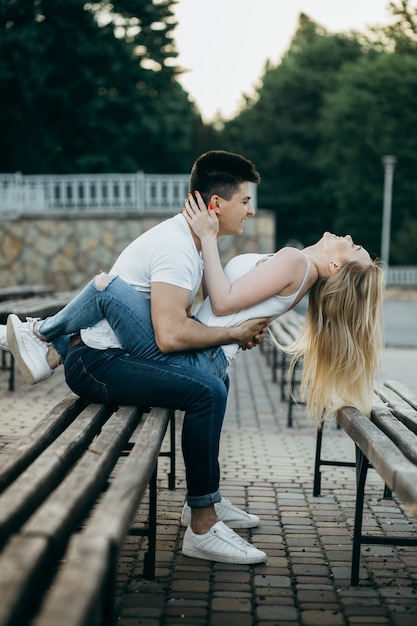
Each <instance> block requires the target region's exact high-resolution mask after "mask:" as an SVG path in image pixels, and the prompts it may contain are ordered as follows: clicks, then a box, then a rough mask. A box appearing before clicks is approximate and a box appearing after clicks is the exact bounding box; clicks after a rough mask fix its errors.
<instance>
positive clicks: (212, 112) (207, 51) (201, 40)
mask: <svg viewBox="0 0 417 626" xmlns="http://www.w3.org/2000/svg"><path fill="white" fill-rule="evenodd" d="M388 1H389V0H349V1H348V2H345V1H344V0H179V2H178V4H177V5H176V7H175V14H176V18H177V20H178V26H177V28H176V29H175V31H174V38H175V41H176V47H177V50H178V52H179V56H178V58H177V62H178V64H179V65H180V66H181V67H182V68H184V69H185V70H186V72H185V73H184V75H183V76H182V77H181V79H180V80H181V84H182V85H183V87H184V88H185V89H186V91H187V92H188V93H189V94H190V97H191V99H192V100H193V101H194V102H195V103H196V104H197V106H198V108H199V110H200V112H201V114H202V116H203V119H204V120H205V121H206V122H210V121H213V119H214V118H215V116H216V114H220V116H221V117H222V118H224V119H227V118H230V117H233V116H234V115H235V114H236V112H237V111H238V110H239V108H240V105H241V103H242V95H243V94H247V95H251V94H252V93H253V92H254V88H255V86H256V85H257V84H258V82H259V80H260V78H261V76H262V75H263V73H264V68H265V62H266V60H267V59H269V60H270V61H271V62H272V63H273V65H276V64H278V62H279V60H280V58H281V56H282V54H283V53H284V52H285V51H286V50H287V49H288V47H289V44H290V42H291V39H292V38H293V36H294V34H295V31H296V28H297V24H298V17H299V14H300V13H305V14H306V15H308V16H309V17H310V18H311V19H312V20H314V21H315V22H318V23H319V24H321V25H322V26H324V27H325V28H326V29H327V30H328V31H329V32H333V33H336V32H337V33H339V32H345V31H348V30H351V29H355V30H359V31H361V32H365V30H366V27H367V26H376V25H382V24H386V23H388V22H389V21H391V20H390V14H389V12H388V11H387V6H388Z"/></svg>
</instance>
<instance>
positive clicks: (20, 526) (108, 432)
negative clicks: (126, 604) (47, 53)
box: [0, 396, 175, 626]
mask: <svg viewBox="0 0 417 626" xmlns="http://www.w3.org/2000/svg"><path fill="white" fill-rule="evenodd" d="M169 423H170V449H169V451H168V452H161V446H162V444H163V441H164V438H165V434H166V431H167V427H168V424H169ZM160 455H165V456H169V457H170V473H169V488H171V489H174V488H175V419H174V412H173V411H170V410H168V409H160V408H152V409H146V408H145V409H139V408H136V407H131V406H124V407H120V408H117V409H116V408H114V407H113V408H112V407H108V406H105V405H100V404H93V403H88V402H86V401H84V400H82V399H80V398H78V397H76V396H71V397H69V398H66V399H65V400H63V401H61V402H60V403H59V404H58V405H57V406H56V407H55V408H54V409H52V411H50V412H49V413H48V415H47V416H46V417H45V418H44V419H43V420H41V421H40V422H39V423H38V425H37V426H36V428H35V429H34V430H33V431H32V432H31V433H30V434H29V435H27V436H25V437H24V438H23V439H22V440H20V441H17V442H13V443H11V444H9V445H6V446H5V447H3V449H1V450H0V550H1V551H0V624H1V626H12V625H13V626H24V625H26V624H29V623H30V624H31V626H34V625H36V626H58V625H59V626H75V625H79V624H84V625H86V626H87V625H88V626H90V625H91V623H92V619H93V617H95V616H97V614H98V610H99V609H101V617H102V622H103V623H105V624H112V623H113V620H114V606H113V603H114V586H115V574H116V564H117V558H118V554H119V551H120V549H121V547H122V546H123V544H124V541H125V539H126V536H127V534H129V533H132V534H136V535H144V536H147V537H148V551H147V554H146V558H145V563H144V576H145V577H147V578H153V577H154V575H155V543H156V495H157V494H156V475H157V474H156V473H157V461H158V456H160ZM116 465H117V467H116ZM148 485H149V510H148V514H149V523H148V525H147V526H146V528H134V529H131V528H130V527H131V525H132V521H133V520H134V516H135V512H136V510H137V507H138V505H139V503H140V501H141V499H142V497H143V496H144V494H145V492H147V488H148Z"/></svg>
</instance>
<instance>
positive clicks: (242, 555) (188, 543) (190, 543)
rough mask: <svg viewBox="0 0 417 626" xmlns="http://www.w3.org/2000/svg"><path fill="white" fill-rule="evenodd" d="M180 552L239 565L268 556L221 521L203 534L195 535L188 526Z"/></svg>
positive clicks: (258, 561)
mask: <svg viewBox="0 0 417 626" xmlns="http://www.w3.org/2000/svg"><path fill="white" fill-rule="evenodd" d="M182 553H183V554H185V556H191V557H194V558H195V559H204V560H205V561H217V562H218V563H238V564H241V565H250V564H253V563H264V562H265V561H266V559H267V558H268V557H267V555H266V554H265V552H262V550H258V548H255V546H253V545H252V544H251V543H248V542H247V541H246V540H245V539H243V538H242V537H240V536H239V535H238V534H237V533H235V531H234V530H232V529H231V528H229V527H228V526H226V524H224V523H223V522H216V524H214V526H212V527H211V528H210V530H209V531H208V533H205V534H204V535H196V534H195V533H194V532H193V531H192V529H191V526H188V528H187V530H186V531H185V534H184V541H183V544H182Z"/></svg>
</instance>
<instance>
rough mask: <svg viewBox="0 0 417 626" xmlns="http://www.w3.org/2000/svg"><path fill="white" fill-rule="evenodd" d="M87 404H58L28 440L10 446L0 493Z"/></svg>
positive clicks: (0, 467)
mask: <svg viewBox="0 0 417 626" xmlns="http://www.w3.org/2000/svg"><path fill="white" fill-rule="evenodd" d="M85 406H86V402H85V400H82V399H81V398H78V396H72V397H69V398H65V399H64V400H62V401H61V402H60V403H59V404H57V405H56V406H55V407H54V408H53V409H52V410H51V411H49V413H48V414H47V415H46V416H45V417H44V418H43V419H42V420H41V421H40V422H39V423H38V424H37V425H36V427H35V428H34V429H33V430H32V431H31V432H30V433H29V434H28V435H27V436H26V437H24V438H22V439H20V440H18V441H14V442H13V443H10V444H7V445H6V446H5V447H4V448H3V449H2V451H1V455H0V493H1V492H2V491H4V489H5V488H6V487H7V486H8V485H9V484H10V483H11V482H12V481H13V480H14V479H15V478H16V476H18V475H19V474H20V473H21V472H22V471H23V470H24V469H26V468H27V467H28V466H29V465H30V463H31V462H32V461H33V459H35V458H36V457H37V456H38V455H39V454H40V453H41V452H42V451H43V450H45V448H47V446H48V445H49V444H50V443H51V441H53V440H54V439H56V437H57V435H58V433H61V432H63V430H64V429H65V428H66V427H67V426H68V425H69V424H70V423H71V422H72V421H73V420H74V418H75V417H76V416H77V415H78V414H79V413H80V411H81V410H82V408H84V407H85Z"/></svg>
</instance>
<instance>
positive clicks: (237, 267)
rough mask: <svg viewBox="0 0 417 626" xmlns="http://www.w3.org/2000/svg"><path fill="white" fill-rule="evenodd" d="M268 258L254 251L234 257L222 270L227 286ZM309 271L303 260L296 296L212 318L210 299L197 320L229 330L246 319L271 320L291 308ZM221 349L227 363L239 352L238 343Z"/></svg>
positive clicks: (272, 300)
mask: <svg viewBox="0 0 417 626" xmlns="http://www.w3.org/2000/svg"><path fill="white" fill-rule="evenodd" d="M270 256H271V255H270V254H256V253H254V252H253V253H248V254H240V255H238V256H235V257H234V258H233V259H231V260H230V261H229V262H228V263H227V265H226V267H225V268H224V273H225V275H226V278H227V280H228V281H229V283H234V282H235V281H236V280H237V279H238V278H240V277H241V276H243V274H246V273H247V272H249V271H250V270H252V269H254V268H255V267H256V265H257V263H259V261H262V260H263V259H266V258H268V257H270ZM310 269H311V265H310V261H309V259H307V257H306V273H305V275H304V279H303V281H302V283H301V285H300V287H299V288H298V289H297V291H296V293H294V294H293V295H291V296H272V297H271V298H268V299H267V300H264V301H263V302H259V303H258V304H254V305H253V306H251V307H248V308H247V309H243V311H238V312H237V313H230V314H228V315H214V313H213V311H212V308H211V303H210V300H209V298H206V299H205V300H204V302H203V303H202V305H201V307H200V308H199V309H198V311H197V313H196V318H197V319H198V320H200V322H202V323H203V324H206V325H207V326H222V327H230V326H237V325H238V324H241V323H242V322H245V321H246V320H249V319H254V318H256V317H271V318H273V317H278V316H279V315H283V314H284V313H286V312H287V311H288V310H289V309H290V308H291V306H292V305H293V304H294V302H295V300H296V299H297V296H298V294H299V293H300V291H301V289H302V288H303V287H304V285H305V282H306V280H307V278H308V275H309V273H310ZM222 349H223V352H224V353H225V355H226V359H227V362H228V363H230V361H232V359H234V358H235V356H236V354H237V352H238V350H239V346H238V344H235V343H233V344H230V345H226V346H222Z"/></svg>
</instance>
